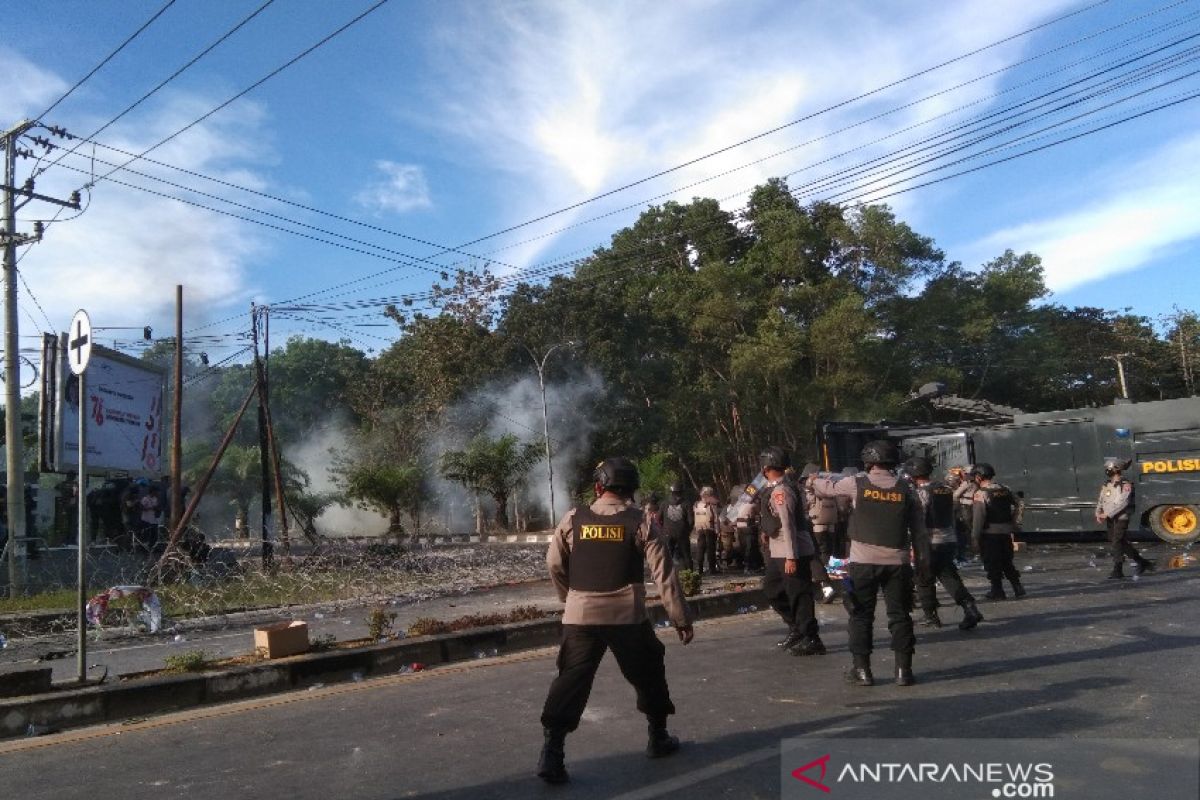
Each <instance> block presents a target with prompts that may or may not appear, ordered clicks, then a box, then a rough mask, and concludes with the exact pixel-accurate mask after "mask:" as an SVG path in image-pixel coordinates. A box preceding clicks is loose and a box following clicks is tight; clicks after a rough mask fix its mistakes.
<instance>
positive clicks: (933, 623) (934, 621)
mask: <svg viewBox="0 0 1200 800" xmlns="http://www.w3.org/2000/svg"><path fill="white" fill-rule="evenodd" d="M920 624H921V625H924V626H925V627H927V628H940V627H942V618H941V617H939V616H938V611H937V609H936V608H931V609H929V610H928V611H926V612H925V616H924V617H923V618H922V619H921V621H920Z"/></svg>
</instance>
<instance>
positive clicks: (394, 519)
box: [340, 463, 425, 536]
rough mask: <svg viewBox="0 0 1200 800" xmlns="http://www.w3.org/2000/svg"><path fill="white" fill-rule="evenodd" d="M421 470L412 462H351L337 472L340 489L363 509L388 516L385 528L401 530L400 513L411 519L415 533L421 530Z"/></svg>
mask: <svg viewBox="0 0 1200 800" xmlns="http://www.w3.org/2000/svg"><path fill="white" fill-rule="evenodd" d="M424 481H425V476H424V472H423V471H422V470H421V468H420V467H419V466H417V465H416V464H412V463H410V464H401V465H396V464H370V463H363V464H355V465H351V466H349V467H347V468H346V469H345V471H344V472H342V473H341V474H340V482H341V485H342V489H343V492H344V493H345V495H346V496H347V497H349V498H350V499H352V500H356V501H358V503H359V505H361V506H362V507H363V508H367V509H371V510H373V511H377V512H379V513H380V514H383V515H384V516H386V517H387V518H388V530H389V532H391V533H395V534H396V535H403V534H404V533H405V530H404V524H403V521H402V515H403V514H404V513H405V512H407V513H409V515H410V516H411V517H412V518H413V522H414V527H415V533H416V534H417V535H418V536H419V535H420V533H421V507H422V502H423V498H424Z"/></svg>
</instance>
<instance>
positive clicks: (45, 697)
mask: <svg viewBox="0 0 1200 800" xmlns="http://www.w3.org/2000/svg"><path fill="white" fill-rule="evenodd" d="M688 605H689V606H690V607H691V608H692V611H693V614H694V615H695V617H696V618H697V619H700V620H703V619H712V618H715V617H721V616H728V615H730V614H736V613H739V612H740V611H742V610H747V611H748V610H749V608H750V607H751V606H755V607H756V608H757V609H760V610H761V609H764V608H766V598H765V596H764V595H763V593H762V591H761V590H760V589H747V590H741V591H734V592H721V593H717V594H711V595H703V596H701V597H695V598H691V599H689V600H688ZM649 614H650V618H651V620H652V621H654V622H655V623H657V622H660V621H661V620H663V619H665V617H666V614H665V611H664V610H663V608H662V606H661V605H658V604H654V605H651V606H650V607H649ZM561 630H562V626H561V624H560V621H559V619H558V618H557V617H555V618H551V619H542V620H533V621H529V622H514V623H510V624H507V625H495V626H490V627H486V628H475V629H472V630H468V631H461V632H457V633H447V634H440V635H436V636H415V637H413V638H411V639H400V640H397V641H393V642H386V643H383V644H370V645H364V646H362V647H356V648H344V649H334V650H327V651H322V652H315V653H305V654H303V655H298V656H292V657H290V658H282V659H278V660H276V661H265V662H258V663H255V664H249V665H245V666H238V667H231V668H228V669H224V670H219V671H211V672H202V673H197V674H192V675H169V676H155V677H146V678H138V679H135V680H129V681H125V682H119V683H115V684H108V685H100V686H90V687H87V688H82V689H78V688H69V687H67V688H62V689H60V690H58V691H54V692H52V693H50V694H40V695H33V696H27V697H18V698H11V699H2V700H0V739H3V738H11V737H15V736H24V735H27V734H28V732H29V731H30V729H31V726H32V728H33V729H34V730H35V731H39V732H49V731H55V730H62V729H64V728H71V727H79V726H82V725H94V724H97V723H102V722H119V721H121V720H125V719H129V718H131V717H142V716H147V715H150V714H156V713H162V712H167V711H179V710H182V709H186V708H193V707H196V706H201V705H206V704H210V703H222V702H228V701H230V700H241V699H245V698H248V697H257V696H261V695H267V694H274V693H277V692H283V691H288V690H291V689H299V688H305V687H309V686H313V685H316V684H318V683H320V684H328V683H336V682H339V681H346V680H356V679H360V678H361V677H366V676H380V675H389V674H395V673H397V672H401V671H403V670H404V669H405V668H406V667H407V668H411V666H412V665H413V664H422V665H424V666H433V665H436V664H449V663H453V662H456V661H466V660H471V659H474V658H477V657H479V655H480V654H483V655H492V654H493V651H494V652H495V654H497V655H499V654H507V653H515V652H519V651H521V650H530V649H535V648H538V647H547V646H550V645H554V644H556V643H557V642H558V640H559V636H560V634H561Z"/></svg>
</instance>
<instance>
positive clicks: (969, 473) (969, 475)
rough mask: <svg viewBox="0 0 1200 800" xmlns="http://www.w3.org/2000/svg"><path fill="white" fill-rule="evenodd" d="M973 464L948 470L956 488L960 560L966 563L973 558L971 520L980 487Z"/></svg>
mask: <svg viewBox="0 0 1200 800" xmlns="http://www.w3.org/2000/svg"><path fill="white" fill-rule="evenodd" d="M974 469H975V468H974V467H973V466H971V465H967V466H965V467H951V468H950V469H948V470H947V471H946V475H947V477H948V478H949V481H948V482H949V483H950V485H951V487H952V488H953V489H954V503H955V507H954V510H955V515H954V523H955V531H956V533H957V534H958V560H959V561H961V562H963V563H966V562H968V561H970V560H971V521H972V519H973V518H974V514H975V512H974V508H975V505H974V503H975V492H976V490H978V489H979V487H978V486H977V485H976V484H975V478H974V477H973V470H974Z"/></svg>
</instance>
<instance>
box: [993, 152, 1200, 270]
mask: <svg viewBox="0 0 1200 800" xmlns="http://www.w3.org/2000/svg"><path fill="white" fill-rule="evenodd" d="M1198 163H1200V136H1190V137H1184V138H1181V139H1177V140H1175V141H1173V142H1171V143H1169V144H1167V145H1165V146H1163V147H1161V148H1159V149H1157V150H1156V151H1155V152H1154V153H1152V154H1151V155H1150V156H1149V157H1147V158H1144V159H1142V160H1141V161H1140V162H1139V163H1137V164H1134V165H1132V166H1131V167H1128V168H1126V169H1121V170H1117V171H1113V172H1107V171H1105V172H1101V173H1099V174H1097V175H1096V176H1095V177H1094V179H1093V180H1091V181H1088V182H1087V185H1088V190H1089V193H1090V194H1091V195H1092V196H1093V197H1095V198H1097V199H1095V200H1093V201H1092V202H1090V203H1088V204H1086V205H1084V206H1083V207H1071V206H1069V205H1068V204H1065V203H1064V204H1063V205H1064V206H1065V207H1070V208H1071V210H1070V211H1069V212H1067V213H1063V214H1058V215H1053V216H1050V217H1047V218H1044V219H1039V220H1036V221H1033V222H1028V223H1024V224H1021V225H1017V226H1014V227H1010V228H1006V229H1004V230H1000V231H997V232H996V233H993V234H991V235H989V236H987V237H985V238H984V239H983V240H982V241H981V242H978V243H976V244H975V245H973V246H972V247H971V248H970V249H971V250H972V251H974V252H981V253H982V252H991V253H996V252H1000V251H1001V250H1003V249H1005V248H1012V249H1013V250H1016V251H1018V252H1023V251H1027V250H1028V251H1032V252H1034V253H1037V254H1038V255H1040V256H1041V257H1042V262H1043V265H1044V267H1045V270H1046V283H1047V285H1048V286H1049V287H1050V289H1051V290H1053V291H1056V292H1061V291H1065V290H1068V289H1073V288H1075V287H1077V286H1080V285H1083V284H1085V283H1089V282H1091V281H1096V280H1100V279H1102V278H1106V277H1109V276H1111V275H1116V274H1119V273H1123V272H1129V271H1131V270H1135V269H1137V268H1138V267H1141V266H1143V265H1145V264H1148V263H1150V262H1152V261H1154V260H1155V259H1156V258H1158V257H1160V256H1161V255H1163V254H1164V253H1165V252H1167V251H1169V250H1170V249H1171V248H1173V247H1174V246H1176V245H1179V244H1182V243H1184V242H1187V241H1189V240H1192V239H1196V238H1197V237H1200V216H1198V215H1197V214H1196V208H1197V207H1200V182H1197V181H1196V177H1195V170H1196V164H1198Z"/></svg>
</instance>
